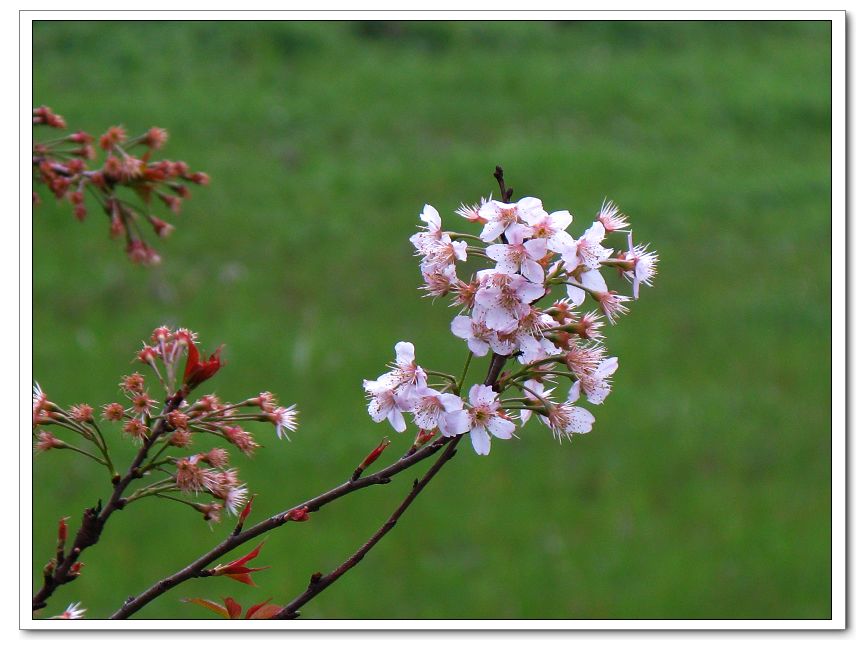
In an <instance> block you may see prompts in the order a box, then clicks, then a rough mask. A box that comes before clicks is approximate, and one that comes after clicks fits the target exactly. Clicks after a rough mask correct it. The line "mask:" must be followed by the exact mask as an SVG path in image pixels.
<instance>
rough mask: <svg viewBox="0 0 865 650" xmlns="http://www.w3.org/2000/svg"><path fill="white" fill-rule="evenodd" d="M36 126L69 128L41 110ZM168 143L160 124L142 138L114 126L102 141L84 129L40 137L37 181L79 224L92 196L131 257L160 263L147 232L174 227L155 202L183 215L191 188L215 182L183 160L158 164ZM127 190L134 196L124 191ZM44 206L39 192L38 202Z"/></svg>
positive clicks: (163, 233)
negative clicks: (158, 154)
mask: <svg viewBox="0 0 865 650" xmlns="http://www.w3.org/2000/svg"><path fill="white" fill-rule="evenodd" d="M33 125H34V126H46V127H50V128H53V129H57V130H63V129H66V120H65V119H63V117H62V116H60V115H58V114H56V113H55V112H54V111H52V110H51V109H50V108H49V107H47V106H40V107H38V108H34V109H33ZM167 140H168V132H167V131H166V130H165V129H162V128H159V127H156V126H154V127H152V128H151V129H148V130H147V131H146V132H144V133H143V134H140V135H137V136H129V135H128V134H127V132H126V130H125V129H124V128H123V127H122V126H112V127H110V128H109V129H107V130H106V131H105V133H103V134H102V135H101V136H99V137H98V138H94V136H92V135H91V134H89V133H86V132H84V131H75V132H73V133H68V134H66V135H61V136H58V137H55V138H51V139H48V140H42V141H36V139H35V137H34V142H33V183H34V185H37V184H40V185H44V186H46V187H47V188H48V190H49V191H50V192H51V193H52V194H53V195H54V196H55V198H57V199H58V200H61V201H66V202H68V203H69V204H71V205H72V208H73V212H74V214H75V218H76V219H78V220H79V221H83V220H84V219H85V218H86V217H87V213H88V208H87V194H90V195H91V197H92V198H93V200H94V201H95V202H96V203H97V204H98V205H99V207H100V208H101V210H102V211H103V212H104V213H105V214H106V215H107V217H108V228H109V230H108V232H109V235H110V236H111V237H112V238H115V237H119V236H120V235H123V236H124V241H125V243H126V254H127V255H128V257H129V259H130V260H131V261H132V262H135V263H138V264H157V263H159V261H160V256H159V254H158V253H157V252H156V250H155V249H154V248H153V247H151V246H150V245H149V244H148V243H147V242H146V240H145V228H146V227H149V228H150V229H152V230H153V232H154V233H155V234H156V236H157V237H158V238H160V239H161V238H165V237H167V236H168V235H169V234H171V232H172V230H174V226H173V225H172V224H170V223H168V222H167V221H165V220H163V219H161V218H160V217H158V216H156V215H155V214H153V212H154V210H153V207H152V206H153V198H154V197H155V198H156V199H157V200H158V201H159V202H161V203H162V204H163V205H164V206H165V207H166V208H168V209H169V210H171V212H173V213H175V214H178V213H180V210H181V207H182V204H183V201H184V200H185V199H187V198H189V196H190V192H189V185H207V184H208V183H209V182H210V178H209V177H208V175H207V174H205V173H204V172H193V171H191V170H190V169H189V165H187V164H186V163H185V162H183V161H179V160H178V161H173V160H153V157H154V152H156V151H157V150H158V149H161V148H162V147H163V145H165V143H166V141H167ZM94 143H95V144H96V145H97V146H98V149H97V147H94ZM97 150H99V151H102V152H103V154H104V159H102V160H101V161H97ZM121 188H126V189H127V190H128V192H126V193H121V192H120V189H121ZM39 202H40V198H39V194H37V192H36V191H35V189H34V191H33V204H34V205H36V204H38V203H39ZM145 224H146V225H145Z"/></svg>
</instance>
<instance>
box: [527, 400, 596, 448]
mask: <svg viewBox="0 0 865 650" xmlns="http://www.w3.org/2000/svg"><path fill="white" fill-rule="evenodd" d="M539 417H540V419H541V421H542V422H543V423H544V424H546V425H547V426H548V427H549V428H550V429H551V430H552V432H553V435H555V436H556V438H558V440H559V442H561V441H562V438H568V439H569V440H570V438H571V436H572V435H573V434H575V433H579V434H583V433H588V432H589V431H591V430H592V425H593V424H594V423H595V416H594V415H592V414H591V413H590V412H589V411H587V410H586V409H584V408H583V407H581V406H574V405H573V404H570V403H568V402H564V403H562V404H551V405H550V406H549V407H548V409H547V415H545V416H544V415H541V416H539Z"/></svg>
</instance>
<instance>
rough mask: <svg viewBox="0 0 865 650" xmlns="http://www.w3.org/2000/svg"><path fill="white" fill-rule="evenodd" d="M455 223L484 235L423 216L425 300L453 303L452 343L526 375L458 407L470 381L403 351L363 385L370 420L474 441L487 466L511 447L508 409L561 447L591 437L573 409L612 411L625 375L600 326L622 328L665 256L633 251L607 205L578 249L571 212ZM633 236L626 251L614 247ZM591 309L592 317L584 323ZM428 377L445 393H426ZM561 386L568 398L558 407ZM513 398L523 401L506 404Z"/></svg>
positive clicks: (485, 205) (417, 242)
mask: <svg viewBox="0 0 865 650" xmlns="http://www.w3.org/2000/svg"><path fill="white" fill-rule="evenodd" d="M456 213H457V214H458V215H459V216H461V217H463V218H464V219H465V220H466V221H468V222H469V223H472V224H476V225H479V226H482V228H481V231H480V233H478V234H469V233H461V232H453V231H446V230H444V229H443V227H442V220H441V216H440V215H439V213H438V211H437V210H436V209H435V208H434V207H432V206H430V205H426V206H424V208H423V211H422V212H421V214H420V219H421V221H422V222H423V225H422V226H421V230H420V231H419V232H418V233H416V234H415V235H413V236H412V237H411V238H410V241H411V243H412V244H413V246H414V248H415V250H416V252H417V254H418V255H419V256H420V257H421V262H420V270H421V276H422V278H423V281H424V284H423V286H422V287H421V289H422V290H423V291H424V292H425V295H427V296H429V297H433V298H438V297H444V296H450V297H451V299H452V305H453V306H455V307H457V308H458V309H459V311H460V313H459V314H457V315H456V316H455V317H454V319H453V320H452V322H451V332H452V333H453V334H454V335H455V336H456V337H458V338H460V339H463V340H464V341H465V342H466V345H467V346H468V349H469V352H470V355H472V356H478V357H483V356H486V355H487V354H488V353H489V352H490V351H492V353H493V355H497V356H498V357H502V358H505V359H516V361H517V362H518V363H519V364H520V366H519V367H518V368H516V369H515V370H513V371H511V372H507V373H505V375H503V376H502V378H501V379H498V378H494V381H493V385H491V386H490V385H481V384H475V385H474V386H472V387H471V389H470V390H469V393H468V403H465V402H464V401H463V399H462V398H461V397H460V396H459V392H460V389H461V387H462V383H463V380H464V378H463V379H460V380H459V381H457V380H456V379H455V378H454V377H452V376H450V375H448V374H446V373H441V372H434V371H428V370H424V369H423V368H421V367H420V366H418V365H417V364H416V363H415V360H414V346H413V345H412V344H411V343H407V342H401V343H398V344H397V346H396V351H397V359H396V362H395V364H394V365H393V367H392V370H391V371H390V372H388V373H386V374H384V375H382V376H381V377H379V378H378V379H376V380H374V381H369V380H367V381H365V382H364V389H365V390H366V392H367V395H368V397H369V413H370V415H371V416H372V418H373V420H374V421H376V422H380V421H382V420H384V419H387V420H388V421H389V422H390V423H391V425H392V426H393V427H394V429H395V430H396V431H404V430H405V429H406V423H405V418H404V414H407V413H410V414H411V415H412V418H413V421H414V424H415V425H416V426H417V427H418V428H419V429H420V430H421V431H422V432H423V431H427V432H428V431H433V430H438V431H439V432H441V434H442V435H444V436H456V435H460V434H462V433H466V432H470V435H471V439H472V443H473V446H474V448H475V451H477V453H479V454H488V453H489V450H490V441H491V436H494V437H497V438H502V439H507V438H511V437H513V434H514V430H515V424H514V418H515V416H514V415H512V414H511V412H510V411H508V408H518V409H519V411H520V420H521V422H522V423H523V424H526V423H527V422H528V420H529V419H530V418H531V416H532V415H533V414H535V415H537V417H538V418H539V419H540V420H541V422H542V423H543V424H544V425H546V426H547V427H549V428H550V429H551V430H552V432H553V434H554V435H555V437H556V438H558V439H559V440H561V439H562V438H563V437H567V438H570V437H571V436H572V435H573V434H575V433H577V434H582V433H587V432H589V431H590V430H591V428H592V425H593V423H594V416H593V415H592V414H591V413H590V412H589V411H588V410H587V409H585V408H583V407H581V406H577V405H576V402H577V401H578V400H579V399H580V398H581V397H582V396H585V398H586V400H587V401H588V402H589V403H591V404H601V403H603V401H604V400H605V399H606V397H607V395H608V394H609V392H610V377H611V376H612V374H613V373H614V372H615V371H616V369H617V368H618V359H617V358H616V357H610V356H608V355H607V351H606V349H605V347H604V346H603V345H602V340H603V339H604V336H603V334H602V328H603V325H604V320H603V319H604V317H605V318H606V321H607V322H609V323H610V324H614V323H615V322H616V321H617V320H618V319H619V318H620V317H621V316H623V315H624V314H627V313H628V306H627V303H628V302H629V301H631V300H632V299H637V298H638V297H639V288H640V286H641V285H646V286H651V284H652V281H653V279H654V276H655V267H656V263H657V259H658V257H657V254H656V253H654V252H650V251H649V250H648V248H647V247H646V246H645V245H638V246H634V244H633V240H632V235H631V232H630V230H629V228H630V226H629V223H628V217H626V216H625V215H623V214H622V213H621V212H620V211H619V209H618V208H617V207H616V205H615V204H613V203H612V202H609V201H604V203H603V204H602V206H601V209H600V210H599V211H598V213H597V214H596V215H595V219H594V220H593V222H592V223H591V225H590V226H589V227H588V228H587V229H586V230H585V231H584V232H583V233H582V234H581V235H579V237H576V238H575V237H574V236H573V235H571V234H570V233H569V232H568V227H569V226H570V225H571V223H572V222H573V216H572V215H571V214H570V213H569V212H568V211H566V210H559V211H554V212H547V211H546V210H545V209H544V206H543V203H542V202H541V200H540V199H537V198H534V197H526V198H522V199H520V200H519V201H517V202H516V203H506V202H501V201H496V200H492V199H491V198H490V199H486V200H483V199H482V200H481V202H480V203H479V204H476V205H462V206H460V208H459V209H458V210H456ZM625 231H627V248H624V247H623V248H622V249H621V250H617V249H616V248H615V247H614V246H610V244H608V243H607V238H608V237H610V236H612V235H615V234H624V233H625ZM469 258H474V259H478V260H481V261H482V263H483V265H482V267H481V268H477V269H474V270H473V272H472V271H470V273H469V274H468V275H467V276H464V278H465V279H463V278H461V277H460V275H459V273H458V266H459V265H460V264H464V265H465V266H466V267H469V268H471V267H470V265H468V264H466V263H467V262H468V260H469ZM604 271H607V272H613V273H617V274H618V275H619V276H620V277H621V278H623V279H625V280H626V281H628V282H629V283H630V285H631V287H630V288H631V291H632V295H631V296H629V295H622V294H619V293H618V292H616V291H614V290H611V289H609V288H608V284H607V280H606V279H605V278H604V275H603V272H604ZM587 298H590V299H591V300H592V302H593V303H594V306H595V308H594V309H592V310H589V311H584V312H579V311H578V308H579V307H581V306H582V305H583V304H584V303H585V302H586V300H587ZM545 302H546V304H545ZM467 367H468V366H467ZM428 376H437V377H442V378H443V379H446V380H448V381H446V382H445V383H442V384H440V385H435V386H433V385H428V384H427V378H428ZM560 382H563V383H564V384H565V385H567V393H566V397H565V399H564V400H562V401H556V400H555V399H554V397H553V394H554V391H555V389H556V388H557V387H558V385H559V383H560ZM509 388H513V389H515V390H516V391H518V392H519V396H518V397H516V398H511V399H503V398H502V397H501V396H502V394H503V393H504V392H505V391H506V390H507V389H509Z"/></svg>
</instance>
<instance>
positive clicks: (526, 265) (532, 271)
mask: <svg viewBox="0 0 865 650" xmlns="http://www.w3.org/2000/svg"><path fill="white" fill-rule="evenodd" d="M523 275H524V276H525V277H526V279H527V280H528V281H529V282H534V283H536V284H541V283H542V282H543V281H544V267H542V266H541V265H540V264H538V263H537V262H535V261H534V260H523Z"/></svg>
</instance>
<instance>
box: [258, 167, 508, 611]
mask: <svg viewBox="0 0 865 650" xmlns="http://www.w3.org/2000/svg"><path fill="white" fill-rule="evenodd" d="M500 170H501V167H497V168H496V171H497V172H498V171H500ZM469 359H471V357H469ZM507 360H508V358H507V357H506V356H502V355H499V354H494V355H493V358H492V359H491V361H490V367H489V370H488V371H487V377H486V380H485V382H484V383H485V384H486V385H487V386H490V387H492V386H495V384H496V382H497V381H498V378H499V374H500V373H501V371H502V368H504V365H505V363H506V362H507ZM468 365H469V363H468V361H467V362H466V366H465V367H466V369H468ZM464 379H465V372H463V380H464ZM460 383H462V382H460ZM455 389H456V390H457V391H458V390H459V389H458V388H455ZM464 435H465V434H460V435H457V436H455V437H454V438H452V439H451V441H450V442H449V443H448V446H447V448H446V449H445V450H444V452H442V454H441V456H439V458H438V460H437V461H436V462H435V464H433V466H432V467H430V468H429V469H428V470H427V472H426V474H424V475H423V477H422V478H421V479H420V480H417V479H415V481H414V484H413V485H412V489H411V491H409V493H408V494H407V495H406V497H405V499H403V501H402V503H400V504H399V506H398V507H397V509H396V510H394V512H393V514H391V516H390V517H388V519H387V520H386V521H385V522H384V523H383V524H382V525H381V528H379V529H378V530H377V531H376V532H375V533H373V535H372V537H370V538H369V539H368V540H367V541H366V542H364V543H363V544H362V545H361V546H360V548H358V549H357V550H356V551H355V552H354V553H352V554H351V555H350V556H349V557H348V559H347V560H346V561H345V562H343V563H342V564H340V565H339V566H338V567H337V568H336V569H334V570H333V571H331V572H330V573H328V574H327V575H326V576H322V575H321V574H320V573H314V574H313V575H312V577H311V579H310V581H309V586H308V587H307V588H306V590H305V591H304V592H303V593H302V594H300V595H298V596H297V597H296V598H294V599H293V600H292V601H291V602H290V603H288V604H287V605H286V606H285V607H283V608H282V609H281V610H279V612H277V613H276V614H275V615H274V616H273V618H275V619H292V618H297V617H298V616H300V608H301V607H303V606H304V605H305V604H306V603H308V602H309V601H311V600H312V599H313V598H315V597H316V596H318V595H319V594H320V593H321V592H322V591H324V590H325V589H327V588H328V587H329V586H330V585H332V584H333V583H334V582H336V581H337V580H339V579H340V578H341V577H342V576H343V575H345V573H347V572H348V571H349V570H350V569H352V568H354V567H355V566H357V565H358V564H359V563H360V561H361V560H362V559H363V558H364V557H365V556H366V554H367V553H368V552H369V551H370V550H371V549H372V548H373V547H374V546H375V545H376V544H378V543H379V542H380V541H381V540H382V538H384V536H385V535H387V534H388V533H389V532H390V531H391V530H392V529H393V527H394V526H396V523H397V522H398V521H399V518H400V517H401V516H402V515H403V513H404V512H405V511H406V510H408V507H409V506H410V505H411V504H412V502H413V501H414V500H415V499H416V498H417V496H418V495H419V494H420V493H421V491H423V489H424V488H425V487H426V486H427V484H429V482H430V481H431V480H432V479H433V477H434V476H435V475H436V474H438V473H439V471H440V470H441V468H442V467H444V465H445V463H447V462H448V461H449V460H450V459H451V458H453V457H454V456H455V455H456V452H457V450H456V446H457V445H458V444H459V442H460V440H462V438H463V437H464Z"/></svg>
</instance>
